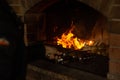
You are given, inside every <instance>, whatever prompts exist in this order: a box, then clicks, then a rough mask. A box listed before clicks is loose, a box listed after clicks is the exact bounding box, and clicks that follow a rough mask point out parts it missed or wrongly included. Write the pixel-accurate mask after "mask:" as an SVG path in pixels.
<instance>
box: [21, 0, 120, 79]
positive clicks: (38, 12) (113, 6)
mask: <svg viewBox="0 0 120 80" xmlns="http://www.w3.org/2000/svg"><path fill="white" fill-rule="evenodd" d="M21 1H22V0H21ZM31 1H33V2H34V0H31ZM59 1H62V0H52V1H51V0H45V1H43V2H42V0H41V1H40V2H37V1H35V2H37V4H36V5H32V7H31V8H29V6H28V7H27V12H26V13H25V36H27V37H25V43H26V45H27V46H29V45H32V44H35V43H36V42H37V41H41V40H42V41H45V40H48V41H53V40H52V39H53V38H52V37H53V36H55V35H57V34H62V31H63V32H65V31H66V30H67V29H68V28H69V27H70V25H71V24H72V21H73V23H75V21H76V24H77V20H76V18H75V19H73V18H72V19H73V20H71V19H70V18H69V17H68V16H70V15H68V16H65V19H63V20H64V21H63V22H61V24H58V22H60V20H61V16H59V20H57V17H58V15H59V14H58V15H56V17H55V18H53V19H54V20H51V18H52V17H53V16H54V15H55V14H57V13H55V14H53V13H54V12H53V13H52V11H50V10H51V9H49V8H51V7H54V5H55V4H57V3H59ZM69 1H71V0H65V3H66V4H67V3H69ZM73 1H74V0H73ZM79 1H80V3H83V4H85V5H86V6H89V7H90V9H91V8H92V10H93V12H94V11H95V13H93V14H94V15H93V16H94V18H93V16H91V17H89V18H90V19H91V18H92V19H94V20H90V21H91V23H90V24H88V25H89V26H93V25H94V24H95V23H96V22H98V23H97V24H96V25H99V24H101V23H102V26H104V27H103V28H105V29H103V28H102V29H100V30H103V31H102V33H100V34H101V35H100V36H102V39H104V40H103V41H105V42H106V44H108V45H109V48H108V54H107V56H108V58H109V65H108V69H109V70H108V72H107V73H106V77H100V76H97V75H93V74H91V73H89V72H86V71H85V72H84V71H83V72H81V71H79V70H77V71H76V69H74V68H72V69H71V68H70V67H67V68H66V67H63V66H62V68H61V66H58V65H55V64H51V63H49V62H46V61H41V62H36V63H39V64H43V65H42V66H40V65H37V66H40V67H41V68H38V67H35V66H32V65H29V66H28V69H32V70H29V71H28V72H29V75H30V76H31V77H27V78H28V80H31V79H33V77H35V76H36V77H35V78H36V79H37V78H41V79H44V80H49V79H51V80H53V79H55V80H57V79H60V80H63V79H65V80H68V79H69V80H76V79H77V80H79V79H81V77H82V78H83V79H82V80H85V79H86V80H87V78H86V77H89V78H91V80H93V79H95V80H99V79H100V80H104V79H106V78H107V79H110V80H119V79H120V68H119V65H120V61H119V59H120V55H119V46H120V45H119V40H120V35H119V34H120V31H119V30H120V28H119V25H120V24H119V23H120V22H119V21H120V20H119V18H120V16H119V8H120V1H119V0H108V1H104V0H79ZM23 2H24V1H23ZM44 2H45V3H44ZM24 4H27V2H26V3H24ZM44 5H45V6H44ZM58 5H59V4H58ZM45 10H46V12H51V15H48V14H46V13H45ZM53 11H54V10H53ZM58 11H59V10H58ZM58 11H57V12H58ZM65 11H66V10H65ZM76 11H78V10H76ZM96 13H97V14H98V15H99V16H98V15H96ZM52 14H53V15H52ZM83 14H84V13H83ZM61 15H62V13H61ZM71 15H74V14H71ZM76 15H78V14H76ZM101 15H102V16H101ZM81 17H84V15H82V16H80V19H81ZM86 17H87V16H86ZM26 19H27V20H26ZM66 19H68V20H66ZM77 19H78V17H77ZM84 19H85V18H84ZM69 20H70V21H69ZM74 20H75V21H74ZM78 20H79V19H78ZM87 20H88V19H87ZM106 20H107V21H108V23H107V22H106ZM57 21H58V22H57ZM85 21H86V20H85ZM99 21H100V23H99ZM83 22H84V21H83ZM87 22H89V20H88V21H86V23H87ZM38 23H39V24H38ZM54 23H56V25H57V26H56V25H55V24H54ZM63 24H64V25H63ZM54 25H55V26H54ZM88 25H87V26H88ZM48 26H49V29H47V28H48ZM59 26H62V28H64V29H62V28H61V27H59ZM50 27H53V28H52V30H51V28H50ZM56 28H61V29H62V30H60V29H59V30H60V33H59V31H57V32H58V33H57V34H56V33H55V34H54V31H56V30H57V29H56ZM86 28H87V27H86ZM91 28H92V27H91ZM46 29H47V31H46ZM78 29H79V28H77V30H78ZM87 29H88V28H87ZM104 30H107V31H108V36H107V37H106V36H104V35H103V33H104ZM46 32H47V33H46ZM97 32H98V33H97ZM97 32H95V33H96V34H99V31H97ZM78 33H79V32H78ZM89 33H90V32H89ZM74 34H76V35H77V33H76V32H75V33H74ZM46 35H47V36H46ZM86 35H87V34H86ZM88 35H90V34H88ZM77 37H79V38H80V37H81V36H80V35H77ZM103 37H104V38H103ZM51 38H52V39H51ZM84 38H87V39H88V37H87V36H86V37H84ZM95 39H101V38H100V37H99V36H96V37H95ZM33 64H34V65H35V63H33ZM50 65H51V66H52V67H53V66H55V67H56V68H57V69H54V70H53V72H50V71H49V70H50V69H51V68H52V67H49V68H47V69H46V68H45V70H44V71H43V68H42V67H45V66H50ZM60 68H61V69H60ZM52 69H53V68H52ZM58 70H59V71H58ZM62 70H64V71H63V72H62ZM57 71H58V72H57ZM34 72H36V73H34ZM39 72H42V73H39ZM54 72H55V73H54ZM66 72H68V73H69V74H68V73H66ZM71 72H72V73H71ZM32 73H34V74H35V75H33V74H32ZM37 73H39V74H37ZM75 73H78V74H76V75H73V74H75ZM50 74H52V75H54V77H51V75H50ZM46 75H47V76H49V77H45V76H46ZM66 75H67V76H66ZM71 75H72V76H71ZM38 76H40V77H38ZM42 76H44V77H42ZM56 76H57V77H56ZM69 76H71V77H69ZM61 77H62V79H61ZM76 77H78V78H76ZM73 78H74V79H73ZM75 78H76V79H75Z"/></svg>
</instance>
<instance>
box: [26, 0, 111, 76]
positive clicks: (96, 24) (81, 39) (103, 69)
mask: <svg viewBox="0 0 120 80" xmlns="http://www.w3.org/2000/svg"><path fill="white" fill-rule="evenodd" d="M25 23H26V29H27V32H26V33H27V45H28V47H32V48H28V49H29V50H28V51H29V52H30V51H31V56H32V57H33V55H34V52H36V51H38V52H37V54H42V59H45V60H48V61H50V62H51V63H55V64H56V63H57V64H61V65H64V66H67V67H71V68H75V69H78V70H83V71H87V72H90V73H94V74H97V75H100V76H104V77H106V76H107V73H108V48H109V40H108V37H109V34H108V30H109V29H108V23H107V18H106V17H105V16H104V15H103V14H101V13H100V12H98V11H97V10H95V9H93V8H92V7H90V6H88V5H86V4H84V3H82V2H80V1H78V0H53V1H50V0H48V1H41V2H40V3H38V4H36V5H35V6H34V7H32V8H31V9H30V10H28V12H27V13H26V14H25ZM41 41H42V44H43V45H44V47H45V49H44V50H45V52H40V51H39V49H41V47H35V46H40V45H41V44H39V42H41ZM39 52H40V53H39ZM39 56H41V55H39ZM43 57H44V58H43ZM35 58H38V56H35Z"/></svg>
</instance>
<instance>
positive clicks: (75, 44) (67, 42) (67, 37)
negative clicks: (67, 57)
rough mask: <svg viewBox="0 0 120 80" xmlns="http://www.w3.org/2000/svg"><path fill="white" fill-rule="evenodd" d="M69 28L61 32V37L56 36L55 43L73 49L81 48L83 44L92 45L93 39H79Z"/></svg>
mask: <svg viewBox="0 0 120 80" xmlns="http://www.w3.org/2000/svg"><path fill="white" fill-rule="evenodd" d="M72 30H73V28H72V29H70V30H69V31H68V32H67V33H63V34H62V36H61V38H58V37H56V39H57V44H58V45H62V47H63V48H74V49H75V50H78V49H81V48H83V47H84V46H85V45H89V46H91V45H93V41H91V40H90V41H88V40H86V41H85V40H81V39H79V38H77V37H76V36H75V35H74V34H73V33H72Z"/></svg>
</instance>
